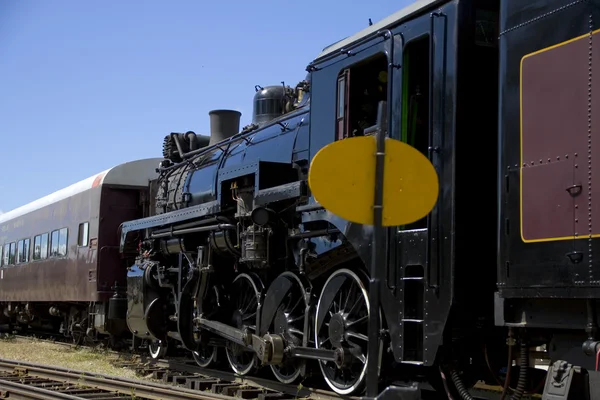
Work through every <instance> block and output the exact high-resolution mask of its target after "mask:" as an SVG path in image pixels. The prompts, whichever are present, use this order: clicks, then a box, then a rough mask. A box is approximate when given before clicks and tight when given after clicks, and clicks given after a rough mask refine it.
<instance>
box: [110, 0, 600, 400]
mask: <svg viewBox="0 0 600 400" xmlns="http://www.w3.org/2000/svg"><path fill="white" fill-rule="evenodd" d="M599 12H600V8H599V2H598V1H596V0H590V1H568V2H567V1H561V0H544V1H541V0H540V1H536V2H533V3H527V4H525V3H522V2H519V1H516V0H503V1H499V0H498V1H494V0H457V1H434V0H422V1H417V2H415V3H413V4H412V5H410V6H408V7H407V8H405V9H404V10H401V11H399V12H398V13H396V14H393V15H391V16H389V17H388V18H386V19H384V20H383V21H381V22H379V23H377V24H374V25H372V26H369V27H368V28H366V29H365V30H363V31H361V32H359V33H357V34H356V35H354V36H351V37H349V38H346V39H344V40H342V41H340V42H338V43H335V44H333V45H331V46H329V47H327V48H326V49H325V50H324V51H323V52H322V53H321V54H320V55H319V56H318V57H317V58H316V59H315V60H314V61H313V62H312V63H311V64H310V65H309V67H308V68H307V70H308V76H307V78H306V80H304V81H302V82H301V83H300V84H298V85H297V86H296V87H295V88H290V87H286V86H283V85H282V86H271V87H266V88H261V87H257V93H256V95H255V98H254V115H253V123H252V124H251V125H249V126H246V127H244V128H243V129H242V130H241V132H238V131H239V129H238V126H237V125H238V123H239V114H238V113H236V112H233V111H226V110H221V111H215V112H213V113H212V114H211V124H212V131H213V132H212V133H211V138H210V139H208V138H206V137H201V136H197V135H195V134H194V133H192V132H188V133H185V134H175V133H174V134H171V135H169V136H167V137H166V138H165V143H164V146H163V155H164V161H163V162H162V163H161V166H160V168H159V174H160V176H159V178H158V180H157V181H156V182H155V185H154V189H153V190H154V192H153V193H155V196H153V197H155V199H156V202H155V204H154V215H152V216H150V217H147V218H143V219H139V220H135V221H130V222H126V223H124V224H123V225H122V236H121V250H122V252H123V254H125V255H127V256H130V257H134V256H135V257H137V258H136V261H135V264H134V265H133V266H132V268H131V270H130V272H129V275H128V282H127V283H128V291H129V295H128V299H129V310H128V323H129V326H130V328H131V329H132V331H133V332H134V334H135V335H136V336H137V337H138V338H141V339H145V340H149V341H151V342H152V343H153V344H152V349H153V354H155V355H156V356H159V355H160V354H162V353H163V352H164V351H166V348H167V347H168V345H169V343H171V342H173V341H174V342H180V343H181V344H183V346H184V347H185V348H186V349H188V350H190V351H191V352H193V354H194V358H195V359H196V361H197V362H198V363H199V364H200V365H202V366H208V365H211V363H213V362H215V360H216V359H217V352H218V351H219V350H218V349H220V348H223V350H224V352H225V355H226V358H227V362H228V364H229V365H230V367H231V368H232V369H233V370H234V371H235V372H237V373H238V374H241V375H244V374H250V373H252V372H253V371H255V370H256V369H258V368H260V367H265V368H270V369H271V370H272V372H273V374H274V376H275V377H276V378H277V379H278V380H280V381H282V382H286V383H290V382H297V381H299V380H301V379H303V378H304V377H306V376H307V374H309V371H311V370H312V371H314V368H312V367H314V364H318V368H320V372H321V373H322V375H323V378H324V379H325V381H326V382H327V384H328V385H329V386H330V388H331V389H332V390H334V391H335V392H337V393H339V394H344V395H345V394H357V393H361V390H362V389H363V387H364V385H365V377H366V371H367V370H368V369H369V367H371V368H377V369H378V371H379V372H378V375H379V377H380V381H381V386H380V389H382V390H383V388H387V389H386V391H384V393H394V394H398V395H408V394H409V393H412V394H414V393H416V392H419V391H420V390H422V389H423V388H424V386H423V383H424V382H428V384H429V385H431V386H432V387H434V388H435V389H436V390H437V391H438V392H441V393H443V392H447V393H454V394H455V395H456V394H458V396H460V397H461V398H464V399H469V398H472V397H471V395H470V394H469V392H468V389H467V388H468V387H470V386H472V385H473V383H475V382H476V381H478V380H484V381H487V382H492V383H497V384H500V385H503V386H504V388H505V392H506V393H512V396H513V397H512V398H520V397H522V395H523V393H525V392H536V391H537V392H542V391H544V387H546V389H545V393H546V394H547V395H549V394H551V393H553V395H554V396H555V397H552V398H553V399H554V398H566V397H560V393H559V392H560V391H561V390H562V392H565V393H566V392H568V391H569V387H571V383H572V382H574V383H573V384H572V387H571V392H572V393H574V392H575V391H578V392H577V395H578V396H581V397H578V398H590V396H592V397H593V396H594V395H596V396H598V395H599V394H598V390H600V389H599V385H598V375H597V373H596V372H595V370H597V369H598V362H597V359H598V354H600V352H599V349H600V341H599V340H600V339H599V336H598V332H597V330H598V325H597V314H598V312H597V298H598V297H599V296H600V289H599V286H598V284H599V282H600V280H598V276H599V275H600V269H599V267H598V263H597V261H595V260H596V259H597V257H596V253H597V252H598V251H597V249H596V247H597V246H596V245H595V243H596V241H595V237H596V235H597V233H596V231H595V229H596V228H595V227H596V226H597V224H595V223H594V222H595V221H596V219H597V217H596V212H595V206H594V204H595V203H594V202H593V201H592V197H593V195H594V193H595V192H596V191H595V189H593V187H594V186H593V185H592V182H593V180H594V179H595V174H593V173H592V172H593V170H594V169H595V168H596V162H595V161H594V160H595V158H594V157H593V149H594V147H595V146H596V140H595V139H594V136H593V135H594V133H593V132H595V131H597V129H598V128H597V127H596V124H595V121H596V110H598V107H597V106H596V104H597V102H596V101H595V100H593V99H594V98H595V96H594V94H593V93H594V86H595V80H594V79H593V77H594V76H595V69H596V65H600V50H598V49H599V48H600V46H598V45H597V44H596V41H597V40H598V39H596V36H595V33H596V26H597V25H598V24H599V23H600V14H599ZM597 21H598V22H597ZM378 110H379V114H378ZM382 111H384V112H385V115H387V117H384V115H382V114H381V112H382ZM599 115H600V114H599ZM378 117H380V118H379V119H378ZM378 121H379V122H378ZM376 131H383V132H384V133H387V135H389V136H390V137H392V138H395V139H398V140H402V141H404V142H406V143H408V144H410V145H411V146H413V147H415V148H416V149H418V150H420V151H421V152H422V153H423V154H425V155H427V156H428V157H429V159H430V160H431V162H432V163H433V165H434V167H435V168H436V170H437V173H438V175H439V179H440V195H439V198H438V202H437V205H436V207H435V208H434V209H433V211H432V212H431V213H430V214H429V215H428V216H427V217H426V218H423V219H422V220H420V221H417V222H414V223H412V224H410V225H408V226H400V227H396V228H394V229H388V230H387V233H386V254H387V259H386V262H385V271H386V273H385V279H384V281H383V282H381V299H380V303H381V304H380V307H378V308H379V309H377V310H374V309H373V308H372V307H371V306H370V303H369V296H368V286H369V285H368V282H369V279H370V277H369V272H368V271H369V264H370V259H371V253H372V249H371V243H372V227H370V226H363V225H358V224H354V223H350V222H348V221H345V220H342V219H341V218H339V217H337V216H336V215H334V214H332V213H331V212H329V211H328V210H326V209H324V208H323V207H321V206H320V204H318V203H317V202H316V201H315V200H314V197H312V196H311V193H310V188H309V187H308V185H307V173H308V170H309V166H310V162H311V160H312V157H314V155H315V153H316V152H317V151H318V150H319V149H321V148H322V147H323V146H325V145H327V144H328V143H331V142H333V141H336V140H344V139H346V138H348V137H352V136H357V135H372V134H373V133H374V132H376ZM599 143H600V141H599ZM343 162H345V163H349V164H350V163H352V162H353V161H352V160H351V159H348V160H343ZM400 173H406V172H404V171H398V175H400ZM331 179H332V180H335V179H336V177H335V176H332V177H331ZM402 206H403V205H402V204H398V205H397V207H402ZM373 312H377V313H378V315H379V318H380V326H382V329H381V330H380V335H379V338H380V343H378V344H377V343H369V340H368V335H367V333H368V326H369V325H368V321H369V315H370V313H373ZM373 345H377V346H378V349H379V352H378V353H375V354H378V357H373V355H371V357H369V352H368V350H367V349H368V347H369V346H373ZM540 348H545V349H546V350H545V354H546V356H547V357H548V358H550V359H551V360H552V361H555V363H554V364H552V365H550V366H549V371H550V373H548V375H547V376H548V379H547V380H545V376H546V375H545V373H543V371H542V370H540V369H534V368H533V367H534V365H533V359H534V358H535V355H536V354H539V351H540V350H539V349H540ZM535 349H538V350H535ZM507 354H508V359H509V360H510V361H509V362H508V363H507ZM513 359H516V361H517V362H516V365H515V366H514V367H513V365H512V360H513ZM310 360H317V361H316V362H315V363H314V364H312V362H313V361H310ZM561 360H566V361H561ZM576 366H577V367H576ZM503 367H504V368H505V369H506V370H507V372H506V373H505V374H504V375H503V377H502V378H501V377H500V376H499V371H500V369H501V368H503ZM511 376H512V379H511ZM448 381H452V383H453V384H449V383H448ZM400 382H405V384H401V383H400ZM406 382H409V383H411V384H408V385H407V384H406ZM578 382H584V383H583V384H578ZM423 390H424V389H423ZM506 393H505V394H506ZM563 395H564V394H563ZM556 396H558V397H556ZM564 396H566V395H564ZM548 398H550V397H548Z"/></svg>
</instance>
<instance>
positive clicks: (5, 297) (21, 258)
mask: <svg viewBox="0 0 600 400" xmlns="http://www.w3.org/2000/svg"><path fill="white" fill-rule="evenodd" d="M160 160H161V159H154V158H151V159H142V160H136V161H132V162H128V163H124V164H120V165H117V166H115V167H113V168H110V169H108V170H106V171H103V172H101V173H99V174H96V175H94V176H91V177H89V178H87V179H85V180H82V181H80V182H77V183H75V184H73V185H71V186H69V187H66V188H64V189H62V190H59V191H57V192H55V193H52V194H50V195H48V196H45V197H43V198H40V199H38V200H36V201H33V202H31V203H29V204H26V205H24V206H22V207H19V208H17V209H15V210H12V211H10V212H8V213H6V214H3V215H0V245H1V248H0V254H1V258H0V310H1V311H2V313H0V318H3V321H2V322H3V323H4V324H7V323H8V324H9V325H15V324H16V325H22V326H37V327H39V326H43V325H47V324H50V325H51V326H54V327H60V329H61V331H63V332H65V334H67V335H69V334H73V335H74V337H76V338H79V337H81V334H82V333H83V332H87V333H88V334H90V335H94V334H95V333H96V332H99V333H108V332H110V331H112V330H120V329H122V328H123V327H124V325H123V324H122V321H121V323H119V322H117V321H110V323H109V321H108V318H107V316H108V301H109V299H110V298H111V297H112V296H113V294H114V293H115V285H116V286H117V288H119V287H122V288H123V291H124V290H125V285H126V282H125V275H126V266H125V265H124V264H123V262H122V261H121V259H120V256H119V252H118V244H119V243H118V240H119V236H118V228H119V226H120V224H121V223H122V222H123V221H127V220H131V219H135V218H140V217H143V216H144V209H146V208H147V207H145V206H144V204H145V203H146V202H148V187H149V181H150V180H151V179H155V178H156V167H157V166H158V163H159V162H160Z"/></svg>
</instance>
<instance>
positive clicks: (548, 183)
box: [521, 160, 575, 241]
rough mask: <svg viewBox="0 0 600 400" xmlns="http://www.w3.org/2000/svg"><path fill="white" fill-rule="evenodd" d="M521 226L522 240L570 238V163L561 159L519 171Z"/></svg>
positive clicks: (571, 230)
mask: <svg viewBox="0 0 600 400" xmlns="http://www.w3.org/2000/svg"><path fill="white" fill-rule="evenodd" d="M522 179H523V180H522V182H523V186H522V215H523V218H522V227H521V234H522V237H523V240H525V241H538V240H544V239H559V238H566V237H573V235H574V232H575V231H574V229H575V224H574V220H575V215H574V214H575V209H574V200H573V198H572V197H571V196H570V195H569V192H568V191H567V188H568V187H570V186H571V185H572V184H573V162H572V161H570V160H564V161H559V162H553V163H546V164H543V165H537V166H533V167H525V168H523V169H522Z"/></svg>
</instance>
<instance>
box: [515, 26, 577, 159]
mask: <svg viewBox="0 0 600 400" xmlns="http://www.w3.org/2000/svg"><path fill="white" fill-rule="evenodd" d="M588 50H589V49H588V40H587V39H585V38H582V39H578V40H576V41H573V42H570V43H567V44H562V45H559V46H558V47H554V48H551V49H548V50H544V51H542V52H540V53H537V54H536V53H534V54H532V55H528V56H526V57H525V58H524V59H523V61H522V66H521V74H522V75H521V85H522V87H521V90H522V92H521V110H522V116H521V118H522V131H521V135H522V156H523V159H522V162H523V163H526V164H527V165H531V163H534V164H539V163H540V161H541V162H548V159H550V160H551V161H556V160H557V159H558V158H559V157H560V159H562V158H564V157H565V156H566V155H567V154H569V155H570V156H573V154H574V153H576V152H580V153H581V152H583V151H585V150H586V149H587V128H588V61H589V59H588Z"/></svg>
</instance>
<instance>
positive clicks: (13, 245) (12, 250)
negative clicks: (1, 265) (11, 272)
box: [8, 242, 17, 264]
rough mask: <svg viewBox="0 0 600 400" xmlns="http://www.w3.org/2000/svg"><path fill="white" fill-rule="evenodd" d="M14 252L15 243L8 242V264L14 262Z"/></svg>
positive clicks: (15, 249)
mask: <svg viewBox="0 0 600 400" xmlns="http://www.w3.org/2000/svg"><path fill="white" fill-rule="evenodd" d="M16 253H17V244H16V243H15V242H12V243H11V244H10V250H9V254H8V263H9V264H14V263H15V258H16V255H17V254H16Z"/></svg>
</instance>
